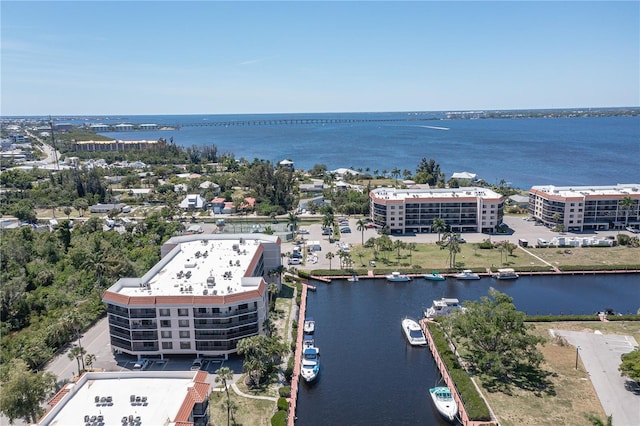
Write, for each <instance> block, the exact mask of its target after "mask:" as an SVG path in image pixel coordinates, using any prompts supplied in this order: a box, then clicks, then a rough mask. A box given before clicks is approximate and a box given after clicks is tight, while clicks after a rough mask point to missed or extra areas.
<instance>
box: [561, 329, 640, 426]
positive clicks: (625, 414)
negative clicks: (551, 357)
mask: <svg viewBox="0 0 640 426" xmlns="http://www.w3.org/2000/svg"><path fill="white" fill-rule="evenodd" d="M553 333H554V334H555V335H559V336H563V337H565V338H566V339H567V341H568V342H569V343H571V344H572V345H573V346H575V347H576V348H577V352H578V353H579V354H580V359H581V360H582V364H583V365H584V367H585V368H586V370H587V372H588V373H589V376H590V378H591V383H592V384H593V387H594V389H595V390H596V394H597V395H598V399H600V403H601V404H602V408H604V411H605V413H606V414H607V416H609V415H611V416H612V420H613V422H612V423H613V425H614V426H637V425H638V424H640V423H639V422H640V388H638V387H637V385H635V386H633V383H632V382H631V381H630V380H629V379H627V378H625V377H622V376H621V375H620V373H619V372H618V366H619V365H620V362H621V361H620V356H621V355H622V354H625V353H629V352H631V351H632V350H633V349H634V347H637V346H638V343H637V342H636V339H634V338H633V337H631V336H620V335H616V334H611V335H605V334H600V333H587V332H580V331H565V330H553Z"/></svg>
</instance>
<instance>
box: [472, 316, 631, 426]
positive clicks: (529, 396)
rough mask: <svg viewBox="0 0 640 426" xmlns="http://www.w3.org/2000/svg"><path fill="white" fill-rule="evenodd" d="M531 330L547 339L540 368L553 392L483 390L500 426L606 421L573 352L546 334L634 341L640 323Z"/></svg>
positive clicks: (566, 324)
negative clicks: (592, 418)
mask: <svg viewBox="0 0 640 426" xmlns="http://www.w3.org/2000/svg"><path fill="white" fill-rule="evenodd" d="M534 327H535V329H534V330H533V333H535V334H537V335H540V336H543V337H545V338H547V339H549V340H548V341H547V343H546V344H545V345H544V346H543V347H541V351H542V353H543V355H544V360H545V361H544V364H543V368H544V370H545V371H547V372H549V373H550V375H549V380H550V381H551V383H552V392H549V393H540V394H536V393H534V392H527V391H521V390H514V391H513V394H512V395H507V394H504V393H499V392H493V393H491V392H487V391H486V390H484V389H483V394H484V395H485V397H486V398H487V400H488V401H489V405H490V406H491V408H492V409H493V411H494V412H495V414H496V416H497V417H498V420H499V421H500V424H502V425H504V426H510V425H514V426H515V425H536V426H537V425H549V426H551V425H561V424H563V425H565V424H566V425H568V424H570V425H585V426H589V425H591V423H590V422H589V421H588V420H587V417H586V416H587V415H589V414H591V415H594V416H596V417H598V418H600V419H601V420H603V421H605V420H606V414H605V412H604V410H603V409H602V406H601V404H600V401H599V400H598V397H597V395H596V393H595V390H594V388H593V385H592V384H591V381H590V379H589V374H588V373H587V372H586V370H585V369H584V366H583V365H582V363H581V362H579V364H578V370H576V369H575V356H576V350H575V348H574V347H573V346H571V345H569V344H566V343H565V344H562V342H557V341H556V342H554V341H552V340H551V338H550V336H549V331H548V330H549V329H551V328H554V329H564V330H576V331H588V330H600V331H602V332H603V333H617V334H626V335H631V336H634V337H635V338H636V340H637V339H638V337H639V336H640V323H637V322H626V323H613V322H609V323H604V322H596V321H590V322H557V323H537V324H534ZM614 422H615V419H614ZM605 423H606V422H605Z"/></svg>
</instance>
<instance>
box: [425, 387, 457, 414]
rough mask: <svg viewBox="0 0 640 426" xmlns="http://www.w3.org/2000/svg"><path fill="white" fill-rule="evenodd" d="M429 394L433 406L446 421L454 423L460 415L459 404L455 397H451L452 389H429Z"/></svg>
mask: <svg viewBox="0 0 640 426" xmlns="http://www.w3.org/2000/svg"><path fill="white" fill-rule="evenodd" d="M429 394H430V395H431V399H432V400H433V404H434V405H435V406H436V409H437V410H438V412H439V413H440V415H442V417H444V418H445V419H447V420H449V421H452V420H454V419H455V418H456V416H457V415H458V404H457V403H456V401H455V399H453V395H451V389H449V388H448V387H447V386H437V387H435V388H431V389H429Z"/></svg>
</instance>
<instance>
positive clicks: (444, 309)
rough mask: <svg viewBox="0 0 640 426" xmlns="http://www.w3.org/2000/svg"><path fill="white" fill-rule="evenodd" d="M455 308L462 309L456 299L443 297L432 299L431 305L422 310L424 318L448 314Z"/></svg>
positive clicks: (455, 309)
mask: <svg viewBox="0 0 640 426" xmlns="http://www.w3.org/2000/svg"><path fill="white" fill-rule="evenodd" d="M457 310H464V308H463V307H462V306H461V305H460V301H459V300H458V299H453V298H446V297H443V298H442V299H439V300H434V301H433V303H432V304H431V306H430V307H429V308H428V309H427V310H426V311H424V317H425V318H437V317H442V316H445V315H449V314H450V313H451V312H454V311H457Z"/></svg>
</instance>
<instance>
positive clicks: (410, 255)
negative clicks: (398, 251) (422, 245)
mask: <svg viewBox="0 0 640 426" xmlns="http://www.w3.org/2000/svg"><path fill="white" fill-rule="evenodd" d="M417 247H418V245H417V244H416V243H409V244H407V249H408V250H409V263H413V257H412V253H413V252H414V251H415V250H416V248H417Z"/></svg>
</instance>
